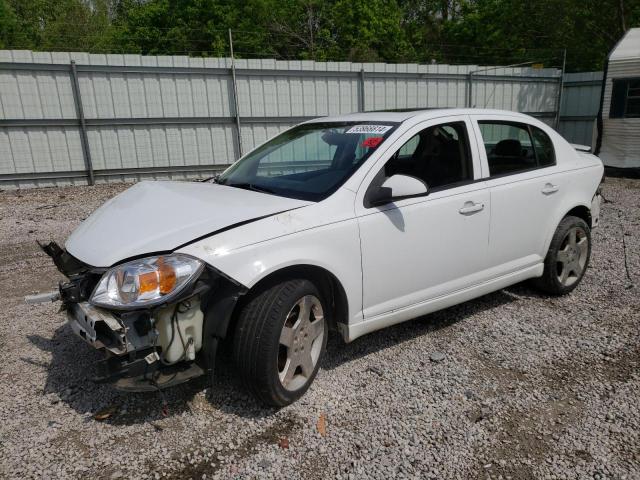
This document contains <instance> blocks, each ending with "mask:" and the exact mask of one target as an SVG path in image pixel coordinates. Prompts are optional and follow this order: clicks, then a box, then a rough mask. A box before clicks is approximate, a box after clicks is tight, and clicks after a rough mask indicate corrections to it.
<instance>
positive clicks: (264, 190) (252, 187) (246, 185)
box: [224, 183, 275, 193]
mask: <svg viewBox="0 0 640 480" xmlns="http://www.w3.org/2000/svg"><path fill="white" fill-rule="evenodd" d="M224 185H226V186H227V187H236V188H243V189H245V190H253V191H254V192H261V193H275V192H274V191H273V190H271V189H270V188H267V187H263V186H261V185H255V184H253V183H225V184H224Z"/></svg>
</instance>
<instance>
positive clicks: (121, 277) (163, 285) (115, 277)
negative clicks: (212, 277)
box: [90, 253, 204, 308]
mask: <svg viewBox="0 0 640 480" xmlns="http://www.w3.org/2000/svg"><path fill="white" fill-rule="evenodd" d="M203 267H204V264H203V263H202V262H201V261H200V260H197V259H195V258H192V257H189V256H187V255H182V254H179V253H176V254H170V255H160V256H156V257H147V258H141V259H139V260H134V261H132V262H128V263H123V264H122V265H118V266H117V267H113V268H112V269H110V270H109V271H107V272H106V273H105V274H104V275H103V276H102V278H101V279H100V282H99V283H98V286H97V287H96V288H95V290H94V291H93V294H92V295H91V299H90V302H91V303H92V304H93V305H97V306H101V307H106V308H143V307H148V306H153V305H157V304H160V303H164V302H166V301H167V300H170V299H171V298H172V297H175V296H177V295H178V294H179V293H180V292H181V291H182V290H184V288H185V287H186V286H187V285H189V284H191V283H192V282H193V281H195V280H196V279H197V278H198V276H199V275H200V272H201V271H202V269H203Z"/></svg>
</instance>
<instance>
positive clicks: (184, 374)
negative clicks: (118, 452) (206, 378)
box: [67, 302, 204, 391]
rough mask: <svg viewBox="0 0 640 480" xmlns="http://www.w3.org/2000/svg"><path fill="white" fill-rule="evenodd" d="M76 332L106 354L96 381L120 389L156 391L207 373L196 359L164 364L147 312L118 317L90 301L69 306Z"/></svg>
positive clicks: (69, 314) (68, 315) (70, 320)
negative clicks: (187, 361)
mask: <svg viewBox="0 0 640 480" xmlns="http://www.w3.org/2000/svg"><path fill="white" fill-rule="evenodd" d="M67 318H68V321H69V324H70V326H71V329H72V330H73V332H74V333H75V334H76V335H78V336H79V337H80V338H82V339H83V340H84V341H85V342H87V343H88V344H90V345H91V346H92V347H94V348H96V349H98V350H101V351H103V352H104V353H106V355H107V358H106V359H105V360H103V361H101V362H98V364H97V372H96V376H95V377H94V381H96V382H100V383H113V385H114V386H115V387H116V388H117V389H119V390H126V391H153V390H157V389H159V388H167V387H170V386H173V385H177V384H179V383H183V382H185V381H187V380H190V379H192V378H195V377H198V376H200V375H202V374H203V373H204V370H203V369H202V368H201V367H200V366H199V365H197V364H196V363H195V362H192V363H186V362H183V363H178V364H175V365H164V364H163V363H162V362H161V361H160V356H159V354H158V351H157V350H158V347H156V341H157V332H156V330H155V329H154V328H152V326H151V321H150V317H149V314H148V313H146V312H130V313H124V314H122V315H120V316H116V315H114V314H113V313H111V312H109V311H107V310H104V309H101V308H98V307H94V306H93V305H91V304H89V303H88V302H82V303H74V304H70V305H68V306H67Z"/></svg>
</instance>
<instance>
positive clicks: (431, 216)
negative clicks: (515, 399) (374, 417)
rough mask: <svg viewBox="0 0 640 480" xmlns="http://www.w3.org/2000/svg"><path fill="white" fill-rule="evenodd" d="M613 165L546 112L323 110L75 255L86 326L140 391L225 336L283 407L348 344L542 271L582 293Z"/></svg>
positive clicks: (61, 256) (89, 233)
mask: <svg viewBox="0 0 640 480" xmlns="http://www.w3.org/2000/svg"><path fill="white" fill-rule="evenodd" d="M602 178H603V166H602V163H601V161H600V160H599V159H598V158H597V157H595V156H593V155H591V154H589V153H586V152H582V151H578V150H577V149H576V148H574V146H572V145H570V144H569V143H567V142H566V141H565V140H564V139H563V138H562V137H561V136H560V135H558V133H556V132H555V131H554V130H553V129H551V128H550V127H548V126H547V125H545V124H544V123H542V122H539V121H537V120H536V119H534V118H531V117H529V116H527V115H523V114H518V113H513V112H505V111H495V110H476V109H467V110H465V109H440V110H428V111H413V112H379V113H376V112H371V113H360V114H352V115H345V116H339V117H329V118H320V119H316V120H312V121H309V122H306V123H303V124H301V125H298V126H295V127H293V128H291V129H289V130H286V131H285V132H283V133H281V134H280V135H278V136H276V137H275V138H273V139H271V140H269V141H268V142H266V143H265V144H263V145H261V146H259V147H258V148H256V149H255V150H253V151H252V152H250V153H248V154H247V155H245V156H244V157H243V158H242V159H240V160H239V161H238V162H236V163H235V164H234V165H232V166H231V167H229V168H228V169H227V170H226V171H225V172H224V173H222V175H220V176H219V177H216V178H215V179H212V180H210V181H208V182H201V183H186V182H141V183H138V184H137V185H135V186H133V187H131V188H130V189H128V190H126V191H125V192H123V193H122V194H120V195H118V196H117V197H115V198H113V199H112V200H110V201H108V202H107V203H105V204H104V205H103V206H102V207H100V208H99V209H98V210H97V211H95V212H94V213H93V214H92V215H91V216H90V217H89V218H88V219H87V220H85V221H84V222H83V223H82V224H81V225H80V226H79V227H78V228H77V230H75V232H73V234H72V235H71V236H70V237H69V239H68V240H67V242H66V244H65V248H61V247H59V246H58V245H56V244H55V243H53V242H52V243H50V244H48V245H46V246H43V248H44V249H45V251H46V252H47V253H49V254H50V255H51V256H52V258H53V260H54V262H55V263H56V265H57V266H58V268H59V269H60V271H61V272H62V273H64V274H65V275H66V276H67V277H68V281H67V282H65V283H63V284H61V286H60V289H59V294H58V295H59V297H60V298H61V300H62V301H63V303H64V305H65V306H66V309H67V311H68V314H69V320H70V323H71V326H72V328H73V329H74V331H75V332H76V333H77V334H78V335H79V336H80V337H82V338H83V339H84V340H86V341H87V342H89V343H90V344H92V345H93V346H94V347H96V348H98V349H101V350H104V351H105V352H106V354H107V358H106V359H105V360H104V362H101V365H99V374H98V378H97V379H98V380H101V381H107V382H112V383H114V384H115V386H116V387H117V388H120V389H125V390H151V389H158V388H164V387H169V386H171V385H175V384H178V383H181V382H184V381H186V380H189V379H191V378H194V377H196V376H199V375H202V374H207V373H209V374H212V372H213V367H214V362H215V358H216V351H217V347H218V345H219V343H221V342H222V341H224V340H228V341H229V342H231V349H230V351H231V352H232V354H233V360H234V362H235V365H236V366H237V372H238V374H239V375H240V376H241V377H242V379H243V381H244V383H245V384H246V386H247V387H248V388H249V390H250V391H251V392H252V393H253V394H254V395H255V396H256V397H257V398H258V399H259V400H261V401H263V402H265V403H267V404H271V405H275V406H283V405H287V404H290V403H291V402H293V401H295V400H296V399H298V398H299V397H300V396H301V395H303V394H304V392H305V391H306V390H307V389H308V388H309V386H310V385H311V383H312V381H313V379H314V377H315V376H316V373H317V372H318V368H319V366H320V365H321V360H322V356H323V354H324V351H325V346H326V342H327V336H328V333H329V330H330V329H334V330H337V331H338V332H339V334H340V335H341V336H342V338H343V339H344V340H345V341H346V342H350V341H352V340H354V339H356V338H358V337H360V336H362V335H364V334H366V333H369V332H372V331H374V330H378V329H381V328H384V327H387V326H389V325H393V324H396V323H399V322H404V321H406V320H409V319H412V318H415V317H418V316H420V315H424V314H427V313H429V312H433V311H435V310H439V309H442V308H446V307H449V306H451V305H455V304H457V303H460V302H464V301H467V300H470V299H472V298H474V297H478V296H480V295H484V294H487V293H489V292H492V291H495V290H498V289H501V288H504V287H507V286H509V285H511V284H514V283H517V282H522V281H524V280H529V279H532V280H533V283H534V284H535V285H536V286H537V287H539V288H540V289H541V290H543V291H544V292H547V293H548V294H552V295H560V294H566V293H569V292H570V291H571V290H573V289H574V288H575V287H576V286H577V285H578V284H579V283H580V280H581V279H582V277H583V275H584V273H585V270H586V268H587V265H588V263H589V256H590V252H591V235H590V232H591V229H592V228H593V227H595V226H596V225H597V224H598V215H599V206H600V196H599V193H598V190H599V185H600V182H601V179H602Z"/></svg>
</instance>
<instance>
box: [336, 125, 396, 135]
mask: <svg viewBox="0 0 640 480" xmlns="http://www.w3.org/2000/svg"><path fill="white" fill-rule="evenodd" d="M389 130H391V126H389V125H356V126H354V127H351V128H350V129H349V130H347V131H346V132H345V133H377V134H384V133H386V132H388V131H389Z"/></svg>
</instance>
